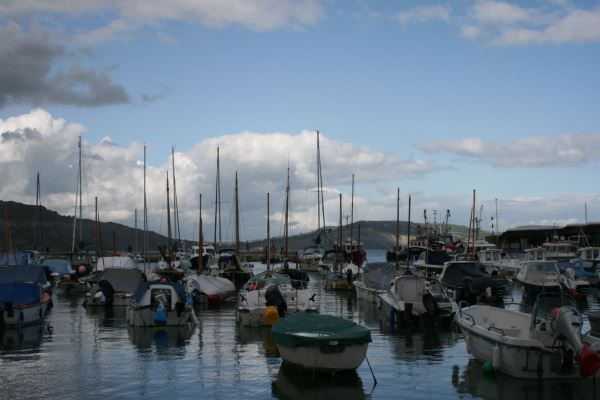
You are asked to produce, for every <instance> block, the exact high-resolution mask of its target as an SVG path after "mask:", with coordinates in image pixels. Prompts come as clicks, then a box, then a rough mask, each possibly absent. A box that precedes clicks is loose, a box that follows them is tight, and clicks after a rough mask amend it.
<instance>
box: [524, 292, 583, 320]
mask: <svg viewBox="0 0 600 400" xmlns="http://www.w3.org/2000/svg"><path fill="white" fill-rule="evenodd" d="M565 306H566V307H573V308H574V309H577V304H576V303H575V301H574V300H573V299H571V298H569V297H566V296H563V295H561V294H560V293H541V294H539V295H538V297H537V299H536V301H535V305H534V307H533V313H532V315H531V322H532V324H535V323H537V322H539V321H538V320H540V319H548V318H550V317H551V315H552V310H554V309H555V308H560V307H565Z"/></svg>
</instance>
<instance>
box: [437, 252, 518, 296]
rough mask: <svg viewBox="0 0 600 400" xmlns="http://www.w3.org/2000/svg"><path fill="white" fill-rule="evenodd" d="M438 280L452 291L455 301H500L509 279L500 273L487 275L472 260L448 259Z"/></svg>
mask: <svg viewBox="0 0 600 400" xmlns="http://www.w3.org/2000/svg"><path fill="white" fill-rule="evenodd" d="M439 279H440V282H441V283H442V285H443V286H444V287H445V288H446V290H448V291H451V292H452V297H453V299H454V300H455V301H456V302H460V301H463V300H464V301H467V302H469V303H471V304H475V303H477V302H488V303H502V302H503V298H504V294H505V293H506V291H507V290H508V287H509V286H510V280H508V279H507V278H506V277H504V276H502V275H500V274H492V275H488V274H487V273H485V272H484V271H482V269H481V267H480V265H479V264H478V263H476V262H473V261H450V262H447V263H445V264H444V270H443V271H442V274H441V276H440V278H439Z"/></svg>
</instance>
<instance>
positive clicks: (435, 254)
mask: <svg viewBox="0 0 600 400" xmlns="http://www.w3.org/2000/svg"><path fill="white" fill-rule="evenodd" d="M451 260H452V257H451V256H450V254H448V252H447V251H446V250H445V249H444V250H434V249H430V248H428V249H427V250H425V251H423V252H422V253H421V254H420V255H419V259H418V260H417V261H415V262H414V263H412V265H413V267H414V268H416V269H417V270H421V271H423V272H424V273H425V275H427V276H434V275H439V274H441V273H442V271H443V269H444V263H445V262H448V261H451Z"/></svg>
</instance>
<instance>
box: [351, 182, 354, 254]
mask: <svg viewBox="0 0 600 400" xmlns="http://www.w3.org/2000/svg"><path fill="white" fill-rule="evenodd" d="M353 250H354V174H352V198H351V202H350V251H353Z"/></svg>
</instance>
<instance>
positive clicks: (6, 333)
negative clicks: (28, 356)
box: [0, 323, 52, 354]
mask: <svg viewBox="0 0 600 400" xmlns="http://www.w3.org/2000/svg"><path fill="white" fill-rule="evenodd" d="M51 336H52V327H51V326H50V325H48V324H47V323H42V324H35V325H31V326H24V327H21V328H10V329H1V328H0V352H2V353H4V354H8V353H13V352H23V351H24V350H37V349H39V348H40V345H41V343H42V338H44V337H51Z"/></svg>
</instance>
